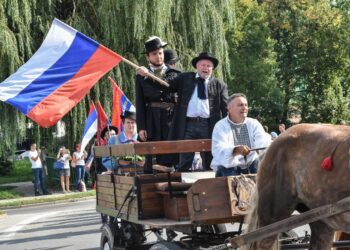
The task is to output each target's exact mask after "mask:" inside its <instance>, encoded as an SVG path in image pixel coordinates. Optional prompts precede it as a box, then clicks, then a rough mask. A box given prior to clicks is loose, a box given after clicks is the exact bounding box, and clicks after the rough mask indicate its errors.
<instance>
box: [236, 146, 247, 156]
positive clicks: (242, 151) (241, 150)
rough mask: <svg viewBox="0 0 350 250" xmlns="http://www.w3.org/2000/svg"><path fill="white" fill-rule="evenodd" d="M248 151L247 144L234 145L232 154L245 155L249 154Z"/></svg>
mask: <svg viewBox="0 0 350 250" xmlns="http://www.w3.org/2000/svg"><path fill="white" fill-rule="evenodd" d="M249 153H250V148H249V147H248V146H245V145H243V146H238V147H235V148H234V149H233V151H232V154H233V155H234V156H236V155H243V156H247V155H249Z"/></svg>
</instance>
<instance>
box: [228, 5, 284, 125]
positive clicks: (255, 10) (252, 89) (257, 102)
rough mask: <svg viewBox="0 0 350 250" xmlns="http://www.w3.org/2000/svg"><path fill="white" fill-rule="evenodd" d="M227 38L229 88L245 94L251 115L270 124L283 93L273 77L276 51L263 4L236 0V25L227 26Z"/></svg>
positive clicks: (275, 67)
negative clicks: (229, 72) (229, 74)
mask: <svg viewBox="0 0 350 250" xmlns="http://www.w3.org/2000/svg"><path fill="white" fill-rule="evenodd" d="M228 41H229V44H230V49H229V55H230V59H231V72H232V78H230V80H229V82H230V83H231V84H230V91H232V92H242V93H245V94H247V97H248V99H249V103H250V104H249V106H250V107H251V110H250V115H251V116H253V117H256V118H258V119H259V120H260V121H261V122H262V123H264V124H266V125H269V124H270V125H272V126H273V124H276V118H278V117H280V116H281V114H282V105H281V102H282V100H283V99H282V98H283V97H282V93H281V91H280V90H279V88H278V86H277V82H276V78H275V73H276V69H277V63H276V53H275V52H274V47H273V46H274V41H273V39H272V38H271V35H270V29H269V27H268V22H267V18H266V14H265V11H264V6H259V5H258V3H256V1H253V0H237V1H236V26H235V27H228Z"/></svg>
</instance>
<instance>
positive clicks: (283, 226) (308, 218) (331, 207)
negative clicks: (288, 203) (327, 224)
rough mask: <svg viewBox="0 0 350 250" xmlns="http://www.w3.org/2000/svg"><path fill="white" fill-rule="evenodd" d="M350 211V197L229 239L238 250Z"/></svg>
mask: <svg viewBox="0 0 350 250" xmlns="http://www.w3.org/2000/svg"><path fill="white" fill-rule="evenodd" d="M349 210H350V196H349V197H347V198H345V199H342V200H340V201H338V202H336V203H333V204H328V205H324V206H321V207H318V208H314V209H311V210H309V211H307V212H304V213H302V214H299V215H293V216H292V217H289V218H287V219H284V220H281V221H277V222H275V223H272V224H270V225H268V226H264V227H262V228H259V229H257V230H254V231H252V232H249V233H247V234H243V235H240V236H235V237H234V238H229V239H228V240H229V241H230V243H231V245H232V246H231V247H232V248H238V247H240V246H242V245H245V244H249V243H252V242H255V241H260V240H263V239H265V238H268V237H270V236H273V235H277V234H278V233H281V232H286V231H288V230H291V229H293V228H296V227H299V226H302V225H305V224H309V223H311V222H314V221H318V220H321V219H324V218H327V217H330V216H333V215H336V214H341V213H344V212H346V211H349Z"/></svg>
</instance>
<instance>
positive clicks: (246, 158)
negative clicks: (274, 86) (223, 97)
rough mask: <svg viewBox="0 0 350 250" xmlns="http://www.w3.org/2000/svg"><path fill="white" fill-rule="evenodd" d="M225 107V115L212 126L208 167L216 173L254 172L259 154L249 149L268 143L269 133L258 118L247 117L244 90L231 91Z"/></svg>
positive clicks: (218, 174) (261, 146)
mask: <svg viewBox="0 0 350 250" xmlns="http://www.w3.org/2000/svg"><path fill="white" fill-rule="evenodd" d="M227 108H228V115H227V117H225V118H223V119H222V120H220V121H219V122H218V123H217V124H216V125H215V127H214V131H213V136H212V151H211V152H212V154H213V161H212V163H211V167H212V168H213V169H214V171H216V176H228V175H240V174H248V173H256V172H257V170H258V163H259V158H258V154H257V152H256V151H255V150H253V151H252V150H251V149H256V148H265V147H267V146H268V145H269V144H270V143H271V137H270V136H269V134H267V133H266V132H265V130H264V128H263V126H262V125H261V124H260V122H259V121H258V120H256V119H253V118H249V117H247V115H248V102H247V98H246V96H245V95H244V94H241V93H237V94H233V95H231V96H230V97H229V99H228V101H227Z"/></svg>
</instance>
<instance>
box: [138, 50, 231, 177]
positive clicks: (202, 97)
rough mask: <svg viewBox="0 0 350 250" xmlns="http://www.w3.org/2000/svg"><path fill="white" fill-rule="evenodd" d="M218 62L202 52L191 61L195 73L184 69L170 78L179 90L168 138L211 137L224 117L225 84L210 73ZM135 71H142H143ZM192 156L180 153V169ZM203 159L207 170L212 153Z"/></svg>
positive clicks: (188, 166) (186, 166)
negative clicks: (216, 125)
mask: <svg viewBox="0 0 350 250" xmlns="http://www.w3.org/2000/svg"><path fill="white" fill-rule="evenodd" d="M218 64H219V61H218V59H216V58H215V57H214V56H213V55H212V54H211V53H209V52H202V53H200V54H199V55H198V56H197V57H195V58H193V60H192V65H193V67H195V68H196V71H197V72H185V73H182V74H180V75H179V76H178V77H176V78H175V79H173V80H171V81H169V84H170V89H171V90H172V91H176V92H178V103H177V105H176V107H175V114H174V121H173V123H172V126H171V131H170V134H169V139H171V140H190V139H210V138H211V135H212V132H213V128H214V125H215V123H216V122H217V121H219V120H220V119H221V118H222V117H224V116H226V114H227V108H226V103H227V99H228V92H227V85H226V84H225V83H224V82H223V81H221V80H219V79H217V78H215V77H213V76H212V73H213V70H214V69H215V68H216V67H217V66H218ZM138 73H139V74H143V72H142V70H139V71H138ZM158 87H159V88H161V89H164V88H165V87H162V86H160V85H158ZM193 156H194V154H193V153H184V154H180V165H179V170H180V171H189V170H190V168H191V165H192V162H193ZM202 158H204V166H205V169H207V170H209V169H210V162H211V159H212V156H211V154H210V153H206V154H203V155H202Z"/></svg>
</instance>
